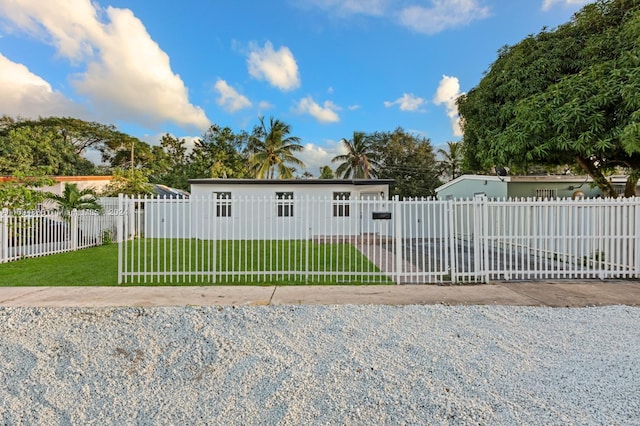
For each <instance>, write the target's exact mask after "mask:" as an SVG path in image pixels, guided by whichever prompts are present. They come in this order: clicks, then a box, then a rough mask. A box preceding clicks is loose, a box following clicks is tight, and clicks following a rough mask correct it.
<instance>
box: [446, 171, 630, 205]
mask: <svg viewBox="0 0 640 426" xmlns="http://www.w3.org/2000/svg"><path fill="white" fill-rule="evenodd" d="M609 179H610V180H611V183H612V184H613V186H614V188H615V189H616V191H617V192H618V193H624V186H625V183H626V178H625V177H624V176H611V177H610V178H609ZM638 189H639V190H640V188H638ZM636 193H640V192H639V191H636ZM436 194H437V197H438V199H440V200H447V199H461V198H473V197H474V196H475V195H478V194H484V195H486V196H487V197H488V198H493V199H503V198H505V199H506V198H596V197H601V196H602V192H601V191H600V189H599V188H598V187H596V186H595V185H593V180H592V179H591V177H590V176H573V175H544V176H491V175H462V176H459V177H457V178H456V179H454V180H452V181H450V182H447V183H445V184H444V185H441V186H440V187H438V188H436Z"/></svg>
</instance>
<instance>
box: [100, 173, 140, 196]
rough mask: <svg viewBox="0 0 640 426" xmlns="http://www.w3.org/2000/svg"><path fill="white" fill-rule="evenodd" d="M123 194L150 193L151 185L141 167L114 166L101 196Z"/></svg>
mask: <svg viewBox="0 0 640 426" xmlns="http://www.w3.org/2000/svg"><path fill="white" fill-rule="evenodd" d="M118 194H125V195H150V194H153V187H152V186H151V185H150V184H149V179H148V177H147V172H146V171H144V170H142V169H133V170H123V169H121V168H116V169H115V170H114V171H113V176H112V179H111V182H109V185H107V187H106V188H105V190H104V192H103V194H102V195H103V196H105V197H117V196H118Z"/></svg>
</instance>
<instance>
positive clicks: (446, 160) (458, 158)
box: [438, 142, 463, 180]
mask: <svg viewBox="0 0 640 426" xmlns="http://www.w3.org/2000/svg"><path fill="white" fill-rule="evenodd" d="M447 146H448V147H449V152H447V151H445V150H444V149H439V150H438V154H440V155H441V156H442V160H441V161H440V174H441V175H446V176H448V177H449V178H450V180H453V179H455V178H457V177H458V176H460V174H461V168H462V160H463V159H462V144H461V143H460V142H447Z"/></svg>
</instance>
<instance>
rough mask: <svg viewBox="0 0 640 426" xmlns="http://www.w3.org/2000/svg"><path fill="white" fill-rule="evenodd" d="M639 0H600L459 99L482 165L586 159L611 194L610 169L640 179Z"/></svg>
mask: <svg viewBox="0 0 640 426" xmlns="http://www.w3.org/2000/svg"><path fill="white" fill-rule="evenodd" d="M638 40H640V1H638V0H598V1H596V2H594V3H591V4H588V5H586V6H585V7H584V8H583V9H581V10H580V11H579V12H578V13H576V14H575V15H574V17H573V18H572V20H571V21H570V22H568V23H567V24H564V25H561V26H559V27H558V28H556V29H555V30H553V31H547V30H543V31H542V32H541V33H539V34H538V35H535V36H533V35H532V36H529V37H527V38H525V39H524V40H523V41H521V42H520V43H518V44H516V45H515V46H511V47H505V48H503V49H502V50H501V51H500V52H499V55H498V59H497V60H496V61H495V62H494V63H493V65H492V66H491V68H490V70H489V71H488V72H487V73H486V75H485V77H484V78H483V79H482V80H481V82H480V84H479V85H478V86H477V87H475V88H474V89H472V90H471V91H470V92H469V93H468V94H467V95H466V96H463V97H461V98H460V99H459V101H458V106H459V111H460V115H461V117H462V119H463V126H464V145H465V153H466V155H465V159H466V161H467V163H468V165H469V166H471V167H472V168H474V169H489V168H491V167H493V166H507V165H515V166H519V167H523V166H524V167H525V168H526V165H527V164H531V163H543V164H545V165H561V164H577V165H578V166H580V168H582V170H584V172H586V173H588V174H589V175H591V176H592V177H593V179H594V182H595V183H596V184H597V185H598V186H599V187H600V189H601V190H602V191H603V192H604V193H605V194H606V195H608V196H611V197H615V196H616V192H615V191H614V189H613V188H612V186H611V184H610V182H609V181H608V180H607V179H606V174H607V173H608V172H610V171H611V170H614V169H615V168H623V169H624V170H626V171H627V173H628V180H627V187H626V190H625V195H632V194H633V193H634V192H635V186H636V184H637V182H638V178H639V177H640V43H638Z"/></svg>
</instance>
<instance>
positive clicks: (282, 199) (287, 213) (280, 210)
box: [276, 192, 293, 217]
mask: <svg viewBox="0 0 640 426" xmlns="http://www.w3.org/2000/svg"><path fill="white" fill-rule="evenodd" d="M276 212H277V214H278V217H292V216H293V192H276Z"/></svg>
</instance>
